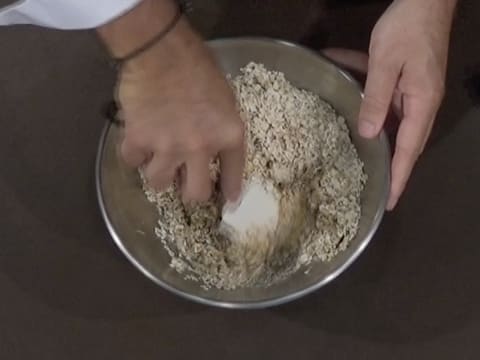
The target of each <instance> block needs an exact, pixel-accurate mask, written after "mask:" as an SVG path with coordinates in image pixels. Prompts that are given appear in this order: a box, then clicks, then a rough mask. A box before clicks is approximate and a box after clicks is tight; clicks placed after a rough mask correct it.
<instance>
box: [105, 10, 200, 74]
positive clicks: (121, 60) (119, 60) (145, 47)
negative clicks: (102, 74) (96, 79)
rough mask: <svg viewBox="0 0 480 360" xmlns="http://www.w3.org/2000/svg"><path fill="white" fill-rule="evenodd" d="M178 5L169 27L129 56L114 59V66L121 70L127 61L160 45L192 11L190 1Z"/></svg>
mask: <svg viewBox="0 0 480 360" xmlns="http://www.w3.org/2000/svg"><path fill="white" fill-rule="evenodd" d="M177 4H178V6H177V12H176V13H175V15H174V17H173V19H172V20H171V21H170V22H169V23H168V24H167V26H166V27H165V28H164V29H162V31H160V32H159V33H158V34H156V35H155V36H154V37H153V38H151V39H150V40H149V41H147V42H146V43H145V44H143V45H142V46H140V47H138V48H137V49H135V50H133V51H132V52H131V53H129V54H127V55H125V56H123V57H119V58H114V59H113V60H112V64H113V66H114V67H115V68H116V69H119V68H120V67H121V66H122V65H123V64H124V63H126V62H127V61H130V60H132V59H134V58H136V57H137V56H139V55H141V54H143V53H144V52H145V51H147V50H149V49H150V48H151V47H153V46H154V45H155V44H156V43H158V42H159V41H160V40H162V39H163V38H164V37H165V36H166V35H168V33H169V32H170V31H172V30H173V28H174V27H175V26H176V25H177V23H178V22H179V21H180V19H181V17H182V16H183V14H184V13H186V12H187V11H190V10H191V3H190V2H188V1H178V2H177Z"/></svg>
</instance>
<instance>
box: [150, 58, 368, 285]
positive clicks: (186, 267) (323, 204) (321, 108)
mask: <svg viewBox="0 0 480 360" xmlns="http://www.w3.org/2000/svg"><path fill="white" fill-rule="evenodd" d="M230 81H231V85H232V88H233V89H234V92H235V94H236V97H237V101H238V107H239V110H240V113H241V115H242V118H243V119H244V121H245V127H246V134H247V135H246V138H247V165H246V169H245V174H244V177H245V180H248V179H252V178H255V179H257V180H258V179H259V180H260V181H265V182H266V183H269V184H273V187H274V191H276V192H277V194H278V195H279V196H280V198H281V199H282V204H283V205H284V206H283V212H281V213H280V214H281V216H283V217H285V218H295V216H297V218H301V219H302V223H301V227H299V229H298V230H297V233H296V234H295V236H293V237H292V236H284V238H287V237H288V239H282V236H278V239H275V238H272V239H270V240H268V241H267V240H265V239H263V240H254V241H248V242H240V243H239V242H235V241H230V240H229V239H228V238H227V237H226V236H224V235H223V234H222V233H221V232H220V231H219V229H218V226H219V222H220V220H221V209H220V206H219V201H220V200H219V197H220V195H219V193H218V192H217V193H216V194H214V196H213V198H212V200H211V201H210V202H209V203H207V204H203V205H199V206H196V207H194V208H186V207H185V206H184V205H183V204H182V202H181V200H180V197H179V196H178V192H177V190H176V189H175V185H173V186H171V187H170V188H169V189H168V190H167V191H165V192H162V193H155V192H154V191H151V190H150V189H149V188H148V186H147V185H145V186H144V188H145V193H146V195H147V197H148V199H149V200H150V201H151V202H153V203H155V204H156V207H157V209H158V214H159V221H158V226H157V228H156V229H155V233H156V235H157V236H158V238H159V241H162V243H163V245H164V246H165V248H166V250H167V251H168V253H169V254H170V256H171V266H172V267H173V268H174V269H175V270H177V271H178V272H180V273H182V274H184V276H185V278H188V279H192V280H195V281H199V282H200V283H201V285H202V286H203V287H205V288H211V287H216V288H220V289H235V288H237V287H249V286H269V285H271V284H273V283H275V282H277V281H280V280H282V279H285V278H286V277H287V276H289V275H291V274H292V273H294V272H295V271H297V270H299V269H300V268H302V269H304V270H307V269H308V265H309V264H310V263H311V262H313V261H329V260H330V259H332V258H333V257H334V256H335V255H336V254H337V253H338V252H339V251H342V250H344V249H345V248H346V247H347V246H348V244H349V242H350V241H351V240H352V239H353V237H354V236H355V234H356V232H357V228H358V223H359V219H360V194H361V191H362V190H363V187H364V184H365V181H366V175H365V174H364V172H363V164H362V162H361V161H360V159H359V158H358V155H357V152H356V150H355V147H354V146H353V144H352V142H351V140H350V137H349V132H348V128H347V125H346V123H345V120H344V119H343V118H342V117H341V116H339V115H337V114H336V112H335V111H334V110H333V108H332V107H331V106H330V105H328V104H327V103H326V102H324V101H323V100H321V99H320V98H319V97H318V96H316V95H315V94H313V93H310V92H308V91H305V90H300V89H298V88H295V87H294V86H293V85H292V84H290V83H289V82H288V81H287V80H286V79H285V76H284V75H283V74H282V73H279V72H274V71H268V70H267V69H266V68H265V67H264V66H263V65H260V64H255V63H251V64H249V65H247V66H246V67H245V68H243V69H242V70H241V74H240V75H239V76H237V77H235V78H234V79H230ZM216 169H217V167H216V166H215V164H212V177H213V178H214V179H215V178H216V176H217V175H218V174H217V170H216ZM302 199H303V200H302ZM297 200H298V201H297ZM289 204H290V205H289ZM292 204H294V205H292ZM299 204H302V206H303V207H304V208H305V209H304V212H303V213H302V212H300V213H299V212H298V211H297V210H296V209H298V206H299ZM299 214H300V217H299ZM300 229H301V230H300ZM285 231H286V229H281V228H280V229H278V234H277V235H279V234H280V235H281V234H284V233H285ZM290 235H291V234H290ZM292 239H294V240H292Z"/></svg>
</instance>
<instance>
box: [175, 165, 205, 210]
mask: <svg viewBox="0 0 480 360" xmlns="http://www.w3.org/2000/svg"><path fill="white" fill-rule="evenodd" d="M209 164H210V157H208V156H204V155H197V156H195V157H193V158H192V159H190V160H189V161H187V163H186V164H185V166H182V168H181V171H180V178H181V193H182V201H183V202H184V203H185V204H187V203H195V202H205V201H208V200H209V199H210V196H211V194H212V179H211V178H210V169H209Z"/></svg>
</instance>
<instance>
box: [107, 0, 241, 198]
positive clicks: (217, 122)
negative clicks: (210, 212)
mask: <svg viewBox="0 0 480 360" xmlns="http://www.w3.org/2000/svg"><path fill="white" fill-rule="evenodd" d="M177 11H178V8H177V5H176V3H175V2H174V1H170V0H163V1H155V0H144V1H143V2H142V3H141V4H140V5H138V6H137V7H135V8H134V9H133V10H132V11H130V12H129V13H127V14H125V15H124V16H122V17H120V18H118V19H116V20H115V21H113V22H111V23H109V24H107V25H105V26H103V27H101V28H100V29H99V33H100V36H101V38H102V39H103V40H104V41H105V43H106V44H107V46H108V47H109V49H110V51H111V52H112V54H113V56H114V57H120V58H122V57H125V56H127V57H128V58H129V59H127V60H126V61H125V62H124V63H123V64H122V65H121V67H120V72H119V77H118V87H117V100H118V101H119V104H120V108H121V113H120V114H121V117H122V119H123V121H124V125H125V129H124V139H123V143H122V144H121V153H122V155H123V158H124V159H125V161H126V162H127V163H128V164H129V165H131V166H135V167H136V166H141V165H142V166H144V173H145V176H146V178H147V180H148V181H149V183H150V185H152V186H153V187H155V188H156V189H157V190H164V189H165V188H166V187H168V186H169V185H171V184H172V182H173V181H174V179H176V178H178V176H179V178H180V184H181V193H182V198H183V200H184V202H202V201H206V200H208V199H209V197H210V195H211V192H212V180H211V178H210V171H209V164H210V162H211V160H212V159H213V158H216V157H217V156H218V158H219V160H220V167H221V189H222V191H223V194H224V196H225V198H226V200H229V201H232V202H234V201H235V200H237V198H238V196H239V194H240V190H241V180H242V173H243V166H244V139H243V134H244V128H243V122H242V121H241V119H240V117H239V114H238V112H237V109H236V102H235V98H234V95H233V92H232V90H231V88H230V86H229V84H228V83H227V81H226V79H225V77H224V75H223V74H222V73H221V71H220V70H219V68H218V66H217V64H216V63H215V61H214V59H213V57H212V54H211V53H210V51H209V50H208V48H207V47H206V45H205V44H204V42H203V40H202V39H201V38H200V37H199V36H198V35H197V34H196V33H195V32H194V31H193V30H192V29H191V27H190V26H189V24H188V23H187V21H186V20H185V19H184V18H183V17H178V13H177ZM177 18H178V21H174V22H172V19H174V20H175V19H177ZM170 27H171V29H170ZM165 28H167V29H168V30H169V31H168V32H167V33H165V34H163V33H160V35H161V36H160V37H159V36H158V33H159V31H162V29H165ZM152 40H154V41H152ZM149 43H150V44H149ZM143 44H148V45H149V46H144V48H143V49H142V51H135V49H138V48H139V47H140V48H141V47H142V45H143ZM132 51H134V53H135V56H129V54H130V53H131V52H132Z"/></svg>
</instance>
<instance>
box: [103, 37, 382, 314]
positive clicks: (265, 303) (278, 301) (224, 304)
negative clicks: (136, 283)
mask: <svg viewBox="0 0 480 360" xmlns="http://www.w3.org/2000/svg"><path fill="white" fill-rule="evenodd" d="M236 41H250V42H257V43H274V44H281V45H285V46H288V47H293V48H296V49H299V50H302V51H306V52H308V53H310V54H311V55H314V56H317V57H320V58H321V59H322V60H323V61H325V62H327V63H330V64H332V65H333V66H334V67H335V69H336V70H337V71H338V72H339V73H340V75H342V76H343V77H344V78H346V80H348V81H350V82H351V83H353V84H354V85H355V86H356V87H357V88H358V90H359V92H360V96H361V97H362V98H363V97H364V93H363V90H362V87H361V85H360V83H359V82H358V81H357V80H356V79H355V78H353V77H352V76H351V75H350V74H349V73H348V72H346V71H345V70H343V69H342V68H341V67H339V66H338V65H337V64H335V63H334V62H333V61H331V60H330V59H328V58H327V57H325V56H324V55H322V54H321V53H319V52H316V51H314V50H312V49H309V48H307V47H305V46H303V45H299V44H296V43H293V42H290V41H285V40H280V39H275V38H269V37H229V38H217V39H213V40H209V41H207V42H206V43H207V44H208V45H217V44H228V43H232V42H236ZM110 126H111V123H110V122H107V123H106V125H105V126H104V128H103V130H102V134H101V137H100V143H99V146H98V149H97V155H96V160H95V187H96V194H97V201H98V205H99V207H100V212H101V215H102V218H103V220H104V222H105V225H106V227H107V229H108V232H109V233H110V236H111V237H112V239H113V241H114V243H115V244H116V245H117V247H118V248H119V249H120V251H121V252H122V253H123V255H124V256H125V257H126V258H127V259H128V260H129V261H130V262H131V263H132V264H133V265H134V266H135V267H136V268H137V269H138V270H139V271H140V272H141V273H142V274H143V275H145V276H146V277H147V278H149V279H150V280H152V281H153V282H154V283H156V284H157V285H159V286H161V287H162V288H164V289H165V290H167V291H170V292H171V293H173V294H175V295H178V296H180V297H182V298H184V299H187V300H190V301H193V302H196V303H199V304H203V305H209V306H215V307H220V308H225V309H264V308H268V307H273V306H278V305H282V304H286V303H289V302H292V301H294V300H297V299H299V298H301V297H303V296H305V295H308V294H311V293H312V292H314V291H316V290H318V289H320V288H322V287H323V286H325V285H327V284H328V283H330V282H332V281H333V280H334V279H336V278H337V277H338V276H340V274H342V273H343V272H344V271H345V270H346V269H347V268H349V267H350V266H351V265H352V264H353V263H354V262H355V261H356V260H357V259H358V257H359V256H360V254H361V253H362V252H363V251H364V250H365V248H366V247H367V246H368V244H369V243H370V242H371V240H372V238H373V236H374V235H375V233H376V232H377V230H378V228H379V226H380V223H381V221H382V219H383V216H384V213H385V209H386V205H387V200H388V194H389V191H390V182H391V174H390V166H391V148H390V144H389V141H388V138H387V136H386V134H385V131H383V130H382V132H381V133H380V135H379V136H380V140H381V142H382V143H384V144H385V145H386V151H387V154H386V155H387V156H386V164H385V168H386V169H387V171H385V181H384V184H385V188H384V189H383V196H382V197H381V199H382V201H381V203H380V204H379V208H378V210H377V212H376V214H375V217H374V220H373V223H372V226H371V228H370V230H369V232H368V233H367V235H366V236H365V238H364V239H363V240H362V242H361V244H360V245H359V247H358V248H357V249H356V250H355V251H354V252H353V253H352V255H351V256H350V257H349V258H348V259H347V261H345V262H344V263H343V264H342V265H340V266H339V267H338V268H337V269H336V270H335V271H333V272H332V273H331V274H329V275H328V276H326V277H325V278H323V279H322V280H320V281H318V282H316V283H315V284H313V285H310V286H308V287H305V288H304V289H301V290H298V291H295V292H293V293H291V294H287V295H284V296H281V297H278V298H272V299H265V300H261V301H221V300H212V299H207V298H203V297H201V296H199V295H194V294H191V293H188V292H185V291H183V290H181V289H179V288H177V287H175V286H173V285H170V284H168V283H166V282H165V281H162V280H161V279H159V278H157V277H156V276H154V275H153V274H152V273H151V272H150V271H149V270H148V269H146V268H145V267H144V266H143V265H142V264H141V263H140V262H139V261H138V260H137V259H135V257H134V256H132V255H131V254H130V252H129V251H128V250H127V248H126V247H125V245H124V244H123V242H122V240H121V237H120V235H119V234H118V233H117V231H116V230H115V227H114V225H113V222H112V220H111V218H110V216H109V213H108V209H107V208H106V204H105V201H104V192H103V189H102V160H103V154H104V149H105V144H106V139H107V136H108V133H109V130H110Z"/></svg>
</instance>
